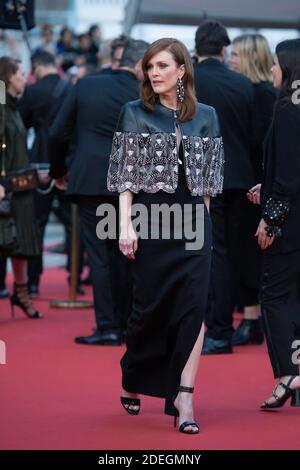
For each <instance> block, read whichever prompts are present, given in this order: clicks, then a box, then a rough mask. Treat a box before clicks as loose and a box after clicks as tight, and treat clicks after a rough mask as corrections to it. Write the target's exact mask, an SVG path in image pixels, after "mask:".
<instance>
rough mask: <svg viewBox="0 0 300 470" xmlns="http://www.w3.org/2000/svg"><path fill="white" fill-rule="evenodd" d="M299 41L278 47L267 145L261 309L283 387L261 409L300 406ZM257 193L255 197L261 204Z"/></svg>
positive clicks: (261, 232) (261, 227)
mask: <svg viewBox="0 0 300 470" xmlns="http://www.w3.org/2000/svg"><path fill="white" fill-rule="evenodd" d="M299 58H300V39H293V40H289V41H284V42H282V43H280V44H278V46H277V47H276V56H275V64H274V66H273V68H272V72H273V76H274V84H275V86H276V87H277V88H279V90H280V96H279V99H278V102H277V103H276V106H275V112H274V117H273V122H272V125H271V128H270V130H269V132H268V135H267V138H266V141H265V155H264V176H263V183H262V188H261V205H262V217H263V218H262V219H261V221H260V224H259V227H258V230H257V235H258V243H259V245H260V247H261V249H262V250H264V251H263V263H262V264H263V266H262V284H261V307H262V315H263V320H264V327H265V333H266V338H267V344H268V350H269V356H270V360H271V364H272V368H273V373H274V377H275V378H276V379H278V383H277V385H276V387H275V389H274V391H273V393H272V395H271V396H270V397H269V398H268V399H267V400H266V401H265V402H264V403H263V404H262V405H261V408H262V409H263V410H269V409H274V408H279V407H281V406H283V405H284V403H285V402H286V401H287V399H288V398H290V397H291V398H292V399H291V405H292V406H300V377H299V359H298V355H299V334H300V224H299V220H300V132H299V130H300V96H299V95H300V93H299V87H298V89H297V84H298V82H297V80H298V79H299V77H300V60H299ZM257 193H258V191H257V190H256V191H255V193H254V194H253V195H252V197H251V198H252V200H253V202H258V196H259V194H257Z"/></svg>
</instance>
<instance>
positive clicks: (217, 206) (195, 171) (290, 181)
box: [0, 20, 300, 434]
mask: <svg viewBox="0 0 300 470" xmlns="http://www.w3.org/2000/svg"><path fill="white" fill-rule="evenodd" d="M230 45H231V55H230V59H229V63H227V62H226V57H227V48H228V47H229V46H230ZM53 47H54V46H53V40H52V35H51V34H50V31H49V30H45V37H44V44H43V45H42V46H41V47H39V48H38V50H36V52H35V53H34V55H33V57H32V76H33V77H34V80H35V83H34V84H30V85H27V86H26V87H25V77H24V73H23V71H22V64H21V63H20V62H19V61H18V60H15V59H12V58H10V57H2V58H0V80H2V81H3V82H4V83H5V85H6V91H7V94H6V105H1V116H0V138H1V144H2V152H1V165H2V166H1V168H2V173H1V179H0V200H1V206H0V252H1V255H2V258H1V263H2V262H3V260H5V258H6V257H7V256H9V257H11V258H12V260H13V271H14V281H15V282H14V292H13V294H12V295H11V296H10V302H11V305H12V307H14V306H19V307H20V308H21V309H22V310H23V312H24V313H25V314H26V315H28V316H29V317H30V318H41V317H42V313H41V312H39V311H37V310H36V309H35V308H34V306H33V303H32V294H38V286H39V282H40V277H41V274H42V257H41V252H42V246H43V237H44V231H45V227H46V224H47V221H48V217H49V214H50V211H51V207H52V202H53V198H54V197H58V198H59V200H60V203H61V206H62V207H64V208H65V214H66V227H67V229H66V230H67V231H68V227H69V226H70V220H69V207H70V202H72V203H75V204H76V205H77V206H78V211H79V216H80V228H81V233H82V242H83V250H85V251H86V252H87V256H88V260H89V265H90V271H91V279H92V285H93V297H94V305H95V319H96V328H95V330H94V332H93V334H92V335H88V336H78V337H76V338H75V341H76V343H78V344H85V345H120V344H122V343H123V342H124V341H126V353H125V354H124V356H123V358H122V360H121V366H122V387H123V388H122V393H121V403H122V406H123V407H124V408H125V410H126V411H127V412H128V413H130V414H132V415H137V414H138V413H139V410H140V406H141V401H140V397H139V394H145V395H151V396H156V397H161V398H164V399H165V400H166V402H165V413H166V414H169V415H172V416H174V417H175V426H176V420H177V417H179V430H180V431H181V432H183V433H188V434H196V433H198V432H199V425H198V424H197V423H196V421H195V420H194V415H193V401H192V400H193V390H194V382H195V377H196V373H197V368H198V363H199V358H200V354H201V352H202V354H206V355H211V354H231V353H232V352H233V346H235V345H245V344H261V343H262V342H263V340H264V336H266V340H267V346H268V351H269V355H270V360H271V365H272V368H273V373H274V377H275V378H276V379H278V382H277V385H276V387H275V389H274V391H273V393H272V395H271V396H270V397H269V398H268V399H267V400H266V401H264V402H263V404H262V405H261V408H262V409H264V410H265V409H273V408H278V407H281V406H283V405H284V403H285V402H286V401H287V400H288V399H289V398H291V404H292V405H293V406H300V377H299V364H298V363H297V362H295V361H294V359H292V358H293V357H294V356H293V352H294V349H293V347H294V346H293V345H294V342H295V340H296V339H297V338H299V334H300V274H299V273H300V225H299V223H298V220H299V215H300V177H299V174H300V138H299V125H300V103H299V99H298V98H297V96H298V95H297V89H296V88H295V83H296V81H297V80H299V77H300V63H299V57H300V39H293V40H286V41H283V42H281V43H280V44H278V46H277V48H276V53H275V55H274V56H273V55H272V53H271V51H270V48H269V46H268V42H267V40H266V39H265V38H264V37H263V36H262V35H260V34H245V35H241V36H239V37H237V38H235V39H234V40H233V41H232V44H231V41H230V39H229V36H228V33H227V31H226V28H225V27H224V26H223V25H222V24H221V23H219V22H216V21H213V20H206V21H204V22H203V23H202V24H201V25H200V26H199V27H198V29H197V31H196V35H195V56H194V57H193V60H192V58H191V57H190V54H189V52H188V50H187V48H186V47H185V46H184V44H182V43H181V42H180V41H178V40H176V39H172V38H164V39H160V40H158V41H155V42H154V43H153V44H151V45H149V44H147V43H146V42H145V41H142V40H134V39H132V38H129V37H125V36H122V37H119V38H117V39H116V40H114V41H106V42H103V41H100V40H99V31H97V28H95V29H93V28H91V30H90V31H89V34H88V35H82V36H80V37H79V38H78V44H77V46H76V47H77V48H76V47H74V44H73V36H72V34H71V32H70V31H69V30H68V29H67V28H65V29H64V30H63V31H62V34H61V38H60V41H59V42H58V43H57V44H56V45H55V48H53ZM99 47H100V52H99V49H98V48H99ZM101 51H102V52H101ZM53 53H55V54H58V55H60V56H61V57H63V62H60V64H58V62H57V59H56V57H55V54H53ZM78 58H80V59H78ZM77 60H79V62H77ZM99 60H100V62H99V63H98V61H99ZM80 61H82V63H81V62H80ZM87 64H93V67H92V69H89V70H88V68H87V67H86V65H87ZM58 65H59V68H58ZM62 65H63V66H62ZM74 65H75V66H77V67H79V66H81V65H85V67H86V69H85V73H84V75H86V76H85V77H83V78H81V79H80V80H67V79H66V76H63V75H62V74H61V67H62V69H64V70H65V71H67V70H70V69H72V67H74ZM97 65H98V66H97ZM77 78H78V77H77ZM30 128H34V130H35V142H34V145H33V147H32V149H31V151H30V153H28V151H27V148H26V129H30ZM29 161H31V162H35V163H49V164H50V176H49V178H51V179H52V180H54V181H55V188H54V189H53V191H52V192H50V193H49V194H47V195H44V194H40V193H37V192H36V191H35V192H33V191H28V190H27V191H18V192H15V191H14V188H13V185H12V180H11V178H9V174H10V172H13V171H16V170H20V169H22V168H25V167H26V166H28V165H29ZM42 183H43V184H48V181H42ZM65 190H67V191H65ZM118 193H120V195H118ZM134 204H140V205H143V207H145V208H146V209H147V211H148V214H152V212H151V211H152V208H153V206H155V205H160V204H163V205H164V206H167V207H169V209H171V208H172V207H173V206H174V204H175V205H176V204H177V205H178V206H179V207H180V208H181V209H182V210H184V208H185V206H189V207H190V219H191V223H192V224H196V225H197V223H198V222H199V223H200V224H201V223H202V228H203V233H204V242H203V245H202V246H201V247H197V248H195V249H194V250H193V251H189V250H187V249H186V242H187V239H186V237H185V236H184V235H182V236H181V238H180V239H178V237H176V236H175V232H176V228H177V226H176V223H177V222H176V220H173V223H171V225H170V227H169V228H170V237H169V238H168V239H167V240H166V239H165V238H164V237H163V236H162V235H161V231H162V228H163V227H162V226H163V221H161V220H160V221H158V229H159V236H158V237H155V238H151V237H150V238H145V239H144V238H143V237H139V236H138V235H137V231H136V227H135V226H134V224H133V221H132V216H131V209H132V207H133V205H134ZM104 205H105V207H106V206H110V207H113V209H114V211H115V213H116V214H117V215H118V219H120V227H119V230H118V233H117V236H115V237H113V236H111V237H107V238H103V239H102V238H101V237H99V236H98V233H97V230H96V228H97V224H98V223H99V219H101V217H102V218H103V217H104V215H103V213H102V212H101V211H99V207H104ZM201 208H202V209H203V210H201ZM5 211H6V212H5ZM100 214H101V216H100ZM201 214H202V215H201ZM147 223H148V224H149V226H150V225H151V224H152V225H153V223H154V224H155V223H157V221H154V220H152V215H151V217H149V219H148V222H147ZM189 241H191V240H189ZM236 309H237V310H240V311H241V312H243V319H242V321H241V322H240V325H239V326H238V328H237V329H236V330H234V328H233V313H234V311H236ZM204 325H205V326H206V328H204Z"/></svg>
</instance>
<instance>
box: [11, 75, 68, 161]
mask: <svg viewBox="0 0 300 470" xmlns="http://www.w3.org/2000/svg"><path fill="white" fill-rule="evenodd" d="M59 80H62V79H61V78H60V76H59V75H58V74H49V75H47V76H46V77H44V78H42V79H41V80H39V81H38V82H37V83H35V84H34V85H29V86H27V87H26V88H25V91H24V94H23V96H22V98H21V99H20V101H19V103H18V108H19V112H20V114H21V117H22V119H23V122H24V124H25V127H26V128H27V129H29V128H31V127H33V128H34V130H35V133H36V138H35V143H34V146H33V148H32V151H31V156H30V160H31V161H35V162H48V152H47V131H48V129H49V127H50V125H51V124H52V122H53V121H54V119H55V116H56V114H57V112H58V110H59V108H60V107H61V105H62V103H63V101H64V99H65V98H66V96H67V95H68V93H69V92H70V89H71V85H69V84H66V86H65V88H64V89H63V91H62V93H61V94H60V96H59V97H57V98H54V97H53V92H54V91H55V89H56V86H57V84H58V82H59ZM48 118H49V119H48ZM45 120H46V122H45ZM44 123H45V126H44ZM44 134H45V135H44Z"/></svg>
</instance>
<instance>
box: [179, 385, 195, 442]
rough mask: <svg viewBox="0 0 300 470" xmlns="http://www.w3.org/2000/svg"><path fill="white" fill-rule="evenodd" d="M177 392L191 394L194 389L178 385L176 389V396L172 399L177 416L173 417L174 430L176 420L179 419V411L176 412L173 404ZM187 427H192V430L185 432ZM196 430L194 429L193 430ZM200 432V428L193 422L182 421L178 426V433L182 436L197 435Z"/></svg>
mask: <svg viewBox="0 0 300 470" xmlns="http://www.w3.org/2000/svg"><path fill="white" fill-rule="evenodd" d="M178 392H187V393H193V392H194V387H185V386H184V385H180V386H179V387H178V388H177V392H176V394H175V395H174V397H173V405H174V408H175V409H176V411H177V414H176V415H175V416H174V428H176V427H177V418H178V417H179V411H178V410H177V408H176V406H175V404H174V402H175V400H176V397H177V395H178ZM188 427H192V428H194V429H190V430H188V431H187V430H186V428H188ZM195 428H196V429H195ZM199 431H200V428H199V426H198V424H197V423H196V422H195V421H184V422H183V423H181V425H180V426H179V432H182V433H184V434H198V433H199Z"/></svg>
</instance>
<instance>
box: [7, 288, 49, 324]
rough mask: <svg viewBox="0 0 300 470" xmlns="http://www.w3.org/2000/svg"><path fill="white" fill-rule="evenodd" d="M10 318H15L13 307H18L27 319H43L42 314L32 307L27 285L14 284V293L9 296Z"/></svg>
mask: <svg viewBox="0 0 300 470" xmlns="http://www.w3.org/2000/svg"><path fill="white" fill-rule="evenodd" d="M9 300H10V306H11V316H12V317H13V318H14V316H15V306H17V307H19V308H20V309H21V310H22V311H23V313H25V315H27V317H28V318H43V314H42V313H41V312H39V311H38V310H35V309H34V308H33V306H32V302H31V298H30V295H29V293H28V287H27V284H14V293H13V295H11V296H10V299H9Z"/></svg>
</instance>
